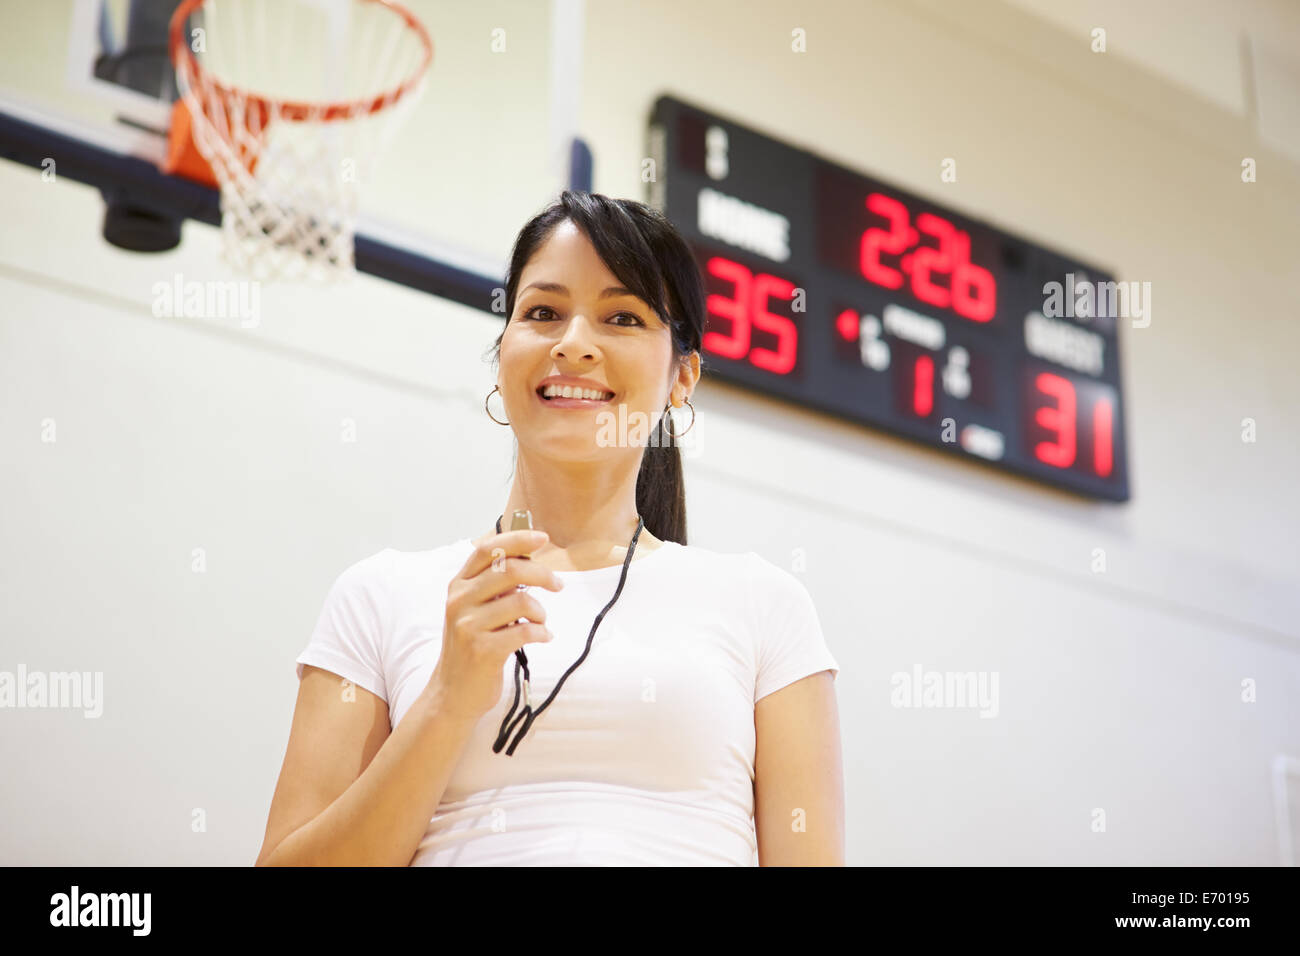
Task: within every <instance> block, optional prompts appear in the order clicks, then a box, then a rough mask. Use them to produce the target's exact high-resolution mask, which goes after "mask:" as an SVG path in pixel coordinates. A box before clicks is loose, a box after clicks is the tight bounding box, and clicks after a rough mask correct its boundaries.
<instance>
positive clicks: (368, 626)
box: [297, 548, 393, 700]
mask: <svg viewBox="0 0 1300 956" xmlns="http://www.w3.org/2000/svg"><path fill="white" fill-rule="evenodd" d="M392 559H393V551H392V549H391V548H386V549H384V550H383V551H380V552H379V553H378V554H373V555H371V556H370V557H368V558H363V559H362V560H360V561H358V562H357V563H356V564H354V565H352V566H351V567H349V568H347V569H346V570H345V571H344V572H343V573H342V574H340V575H339V576H338V577H337V578H336V579H335V581H334V584H333V585H332V586H331V587H330V590H329V593H328V594H327V595H326V597H325V605H324V607H322V608H321V612H320V616H319V617H318V618H317V620H316V627H315V629H314V630H313V631H312V634H311V640H310V641H308V643H307V647H306V648H305V649H304V650H303V652H302V653H301V654H299V655H298V658H297V665H298V668H297V669H298V679H299V680H301V679H302V671H303V665H304V664H311V665H313V666H315V667H321V668H324V669H325V670H328V671H332V672H334V673H335V674H338V675H339V676H340V677H343V678H346V679H347V680H350V681H351V682H352V683H354V684H356V685H357V686H358V687H363V688H365V689H366V690H368V691H370V693H372V694H374V695H375V696H376V697H379V698H381V699H382V700H387V699H388V694H387V693H386V691H387V687H386V682H385V680H384V657H383V634H384V628H385V622H386V620H387V615H388V612H387V606H386V605H387V601H388V599H389V595H390V589H391V583H392Z"/></svg>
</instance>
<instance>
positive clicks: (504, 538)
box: [459, 530, 549, 580]
mask: <svg viewBox="0 0 1300 956" xmlns="http://www.w3.org/2000/svg"><path fill="white" fill-rule="evenodd" d="M547 540H549V535H547V533H546V532H545V531H527V530H519V531H503V532H502V533H501V534H494V535H488V537H486V538H484V539H483V540H482V541H480V542H479V543H478V545H477V546H475V548H474V550H473V551H472V552H470V556H469V557H468V558H466V559H465V565H464V566H463V567H462V568H461V570H460V575H459V577H461V578H464V579H466V580H469V579H472V578H474V577H477V576H478V575H479V574H482V573H483V571H485V570H487V569H488V568H489V567H491V566H492V563H493V562H494V561H500V560H501V559H503V558H511V557H527V556H528V555H529V554H531V553H532V552H534V551H536V550H537V549H538V548H540V547H541V546H542V545H544V544H545V543H546V542H547Z"/></svg>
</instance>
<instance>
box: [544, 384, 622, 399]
mask: <svg viewBox="0 0 1300 956" xmlns="http://www.w3.org/2000/svg"><path fill="white" fill-rule="evenodd" d="M542 395H543V396H545V397H546V398H586V399H591V400H593V401H602V400H604V399H607V398H613V397H614V393H613V392H602V391H598V390H597V389H594V388H574V387H573V386H572V385H547V386H546V387H545V388H544V389H542Z"/></svg>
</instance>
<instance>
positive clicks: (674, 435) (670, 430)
mask: <svg viewBox="0 0 1300 956" xmlns="http://www.w3.org/2000/svg"><path fill="white" fill-rule="evenodd" d="M686 405H687V407H688V408H690V410H691V423H690V424H689V425H687V426H686V432H688V431H690V430H691V429H692V428H694V427H695V406H694V405H692V404H691V400H690V399H689V398H688V399H686ZM672 407H673V406H672V402H669V403H668V408H665V409H664V415H665V417H666V418H667V420H668V421H672V418H671V415H670V413H669V409H671V408H672ZM661 427H662V428H663V430H664V431H665V432H667V433H668V436H669V437H670V438H681V437H682V435H685V434H686V432H682V433H681V434H678V433H677V432H675V431H673V430H672V429H671V428H669V427H668V426H667V425H665V424H662V423H661Z"/></svg>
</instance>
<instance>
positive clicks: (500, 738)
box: [492, 515, 645, 757]
mask: <svg viewBox="0 0 1300 956" xmlns="http://www.w3.org/2000/svg"><path fill="white" fill-rule="evenodd" d="M643 527H645V519H644V518H642V517H641V516H640V515H637V516H636V531H634V532H632V543H631V544H629V545H628V548H627V557H625V558H624V559H623V572H622V574H620V575H619V577H618V587H616V588H615V589H614V596H613V597H612V598H610V599H609V603H608V604H606V605H605V608H604V610H602V611H601V612H600V613H599V614H597V615H596V619H595V620H594V621H592V622H591V633H590V634H588V635H587V646H586V647H585V648H583V651H582V656H581V657H579V658H578V659H577V660H576V661H574V662H573V663H572V664H570V665H569V669H568V670H567V671H565V672H564V675H563V676H562V677H561V678H560V679H559V680H558V681H556V683H555V689H554V690H552V691H551V693H550V695H549V696H548V697H547V698H546V700H545V701H544V702H543V703H542V706H541V707H538V708H537V710H533V702H532V695H531V693H530V692H529V686H528V677H529V675H528V655H527V654H525V653H524V649H523V648H522V647H521V648H519V649H518V650H516V651H515V701H514V703H513V704H511V705H510V713H508V714H506V715H505V717H504V718H503V719H502V721H501V731H500V733H498V734H497V739H496V743H494V744H493V745H492V752H493V753H500V752H501V748H502V747H503V746H504V745H505V742H506V738H507V737H509V736H510V734H511V732H512V731H513V730H514V729H515V724H517V723H519V721H521V720H522V721H523V722H524V725H523V727H522V728H520V730H519V734H518V735H517V736H516V737H515V741H514V743H512V744H511V745H510V748H509V749H508V750H507V751H506V756H507V757H512V756H514V753H515V748H516V747H518V746H519V744H520V742H521V741H522V740H523V739H524V735H525V734H527V733H528V728H529V727H531V726H532V725H533V721H534V720H535V719H536V718H537V715H538V714H540V713H541V712H542V711H544V710H545V709H546V708H547V707H549V706H551V701H553V700H555V695H556V694H558V693H559V692H560V688H561V687H563V686H564V682H565V681H566V680H568V679H569V675H570V674H572V673H573V672H574V671H575V670H577V668H578V665H579V664H581V663H582V662H583V661H584V660H586V659H587V654H588V652H590V651H591V642H592V640H593V639H594V638H595V636H596V628H598V627H600V622H601V621H602V620H604V618H605V615H606V614H607V613H609V609H610V608H612V607H613V606H614V604H615V603H616V602H617V601H618V596H619V595H620V594H622V593H623V582H624V581H626V580H627V566H628V565H629V564H631V563H632V555H633V554H635V553H636V541H637V538H639V537H641V529H642V528H643ZM500 533H501V518H497V534H500ZM520 669H522V670H523V672H524V686H523V694H524V707H523V710H521V711H519V714H518V716H516V717H515V719H514V720H513V721H512V720H511V719H510V717H511V715H512V714H514V712H515V708H517V707H518V706H519V671H520Z"/></svg>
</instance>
